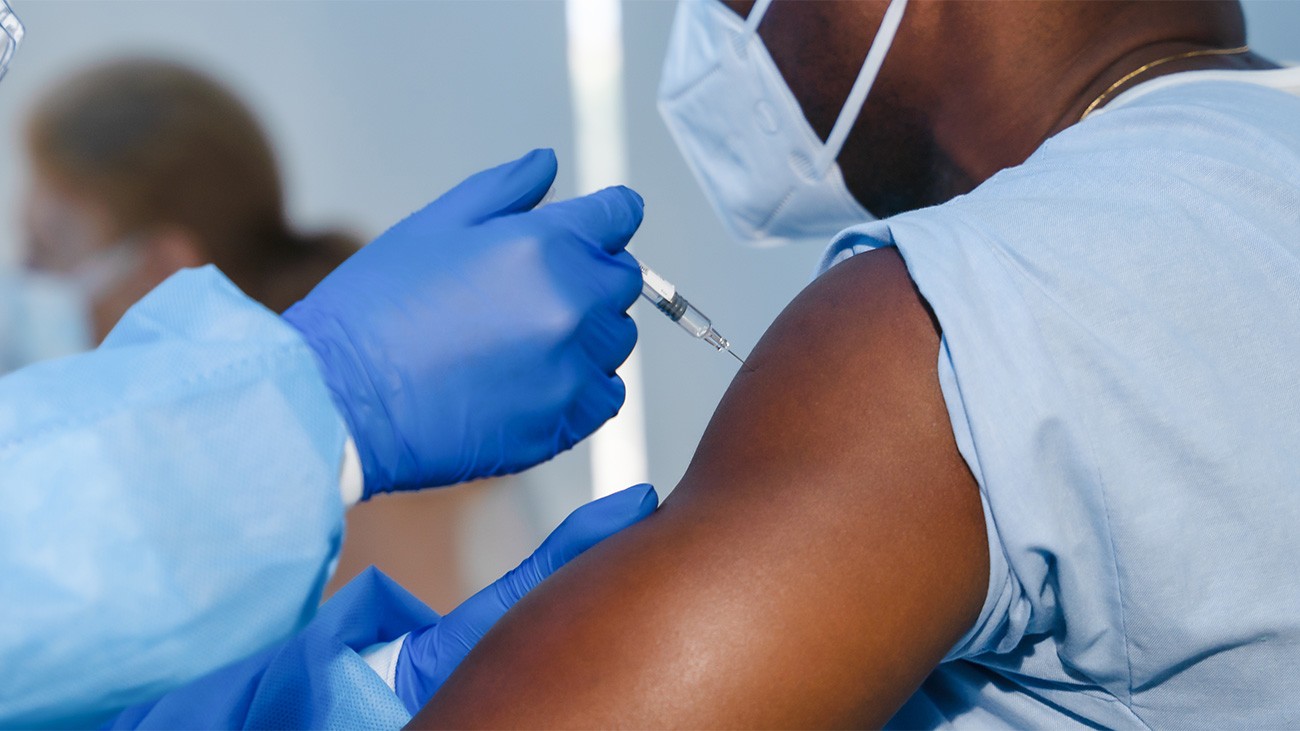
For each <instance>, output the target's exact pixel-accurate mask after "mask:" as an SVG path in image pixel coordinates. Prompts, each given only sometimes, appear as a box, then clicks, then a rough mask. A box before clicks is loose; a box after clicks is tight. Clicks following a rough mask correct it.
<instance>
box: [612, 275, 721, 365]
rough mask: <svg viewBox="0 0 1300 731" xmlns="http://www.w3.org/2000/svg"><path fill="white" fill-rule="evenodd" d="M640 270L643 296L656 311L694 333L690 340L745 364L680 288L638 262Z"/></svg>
mask: <svg viewBox="0 0 1300 731" xmlns="http://www.w3.org/2000/svg"><path fill="white" fill-rule="evenodd" d="M637 264H638V265H640V267H641V296H642V297H645V298H646V299H647V300H649V301H650V304H652V305H654V306H655V308H656V309H658V310H659V311H660V312H662V313H664V314H665V315H667V316H668V319H670V320H672V321H673V322H675V323H677V324H678V325H681V327H682V329H683V330H685V331H686V332H688V333H690V334H691V337H695V338H699V339H700V340H703V341H704V342H706V343H708V344H709V345H712V346H713V347H715V348H717V349H718V350H725V351H727V352H728V353H730V354H731V357H732V358H735V359H736V360H738V361H740V364H741V365H744V364H745V359H744V358H741V357H740V356H739V355H736V352H735V351H734V350H732V349H731V343H729V342H727V339H726V338H724V337H722V335H721V334H719V333H718V331H717V330H715V329H713V322H712V321H710V320H709V318H707V317H705V316H704V313H703V312H700V311H699V310H697V309H695V306H694V305H692V304H691V303H690V302H687V301H686V298H685V297H683V296H682V295H681V294H680V293H679V292H678V291H677V288H676V287H674V286H673V285H672V284H670V283H669V282H668V280H667V279H664V278H663V277H661V276H659V275H658V274H655V272H654V270H653V269H651V268H650V267H648V266H646V265H645V264H641V262H639V261H638V262H637Z"/></svg>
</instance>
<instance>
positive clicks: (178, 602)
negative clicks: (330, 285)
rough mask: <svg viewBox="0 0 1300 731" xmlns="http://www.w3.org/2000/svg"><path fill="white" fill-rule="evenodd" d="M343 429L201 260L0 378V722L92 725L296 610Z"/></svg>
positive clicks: (311, 583) (284, 332) (255, 643)
mask: <svg viewBox="0 0 1300 731" xmlns="http://www.w3.org/2000/svg"><path fill="white" fill-rule="evenodd" d="M345 439H346V431H345V427H344V424H343V422H342V420H341V418H340V417H339V415H338V414H337V412H336V411H335V409H334V406H333V404H332V402H331V400H330V396H329V394H328V392H327V390H326V388H325V385H324V383H323V381H322V379H321V377H320V375H319V373H318V372H317V366H316V363H315V360H314V356H313V355H312V353H311V351H310V350H309V349H308V347H307V346H306V345H305V344H304V343H303V341H302V340H301V339H300V338H299V336H298V334H297V333H296V331H294V330H293V329H292V328H290V327H288V326H287V325H285V324H284V323H283V322H282V321H281V320H280V318H279V317H277V316H275V315H274V314H273V313H271V312H270V311H268V310H267V309H265V308H263V307H262V306H260V305H258V304H256V303H254V302H253V301H251V300H249V299H248V298H247V297H245V296H244V295H243V294H242V293H240V292H239V290H238V289H236V288H235V287H234V285H232V284H231V283H230V282H229V281H228V280H227V279H226V278H225V277H223V276H222V275H221V274H220V273H219V272H218V271H217V270H216V269H214V268H212V267H205V268H203V269H197V270H188V271H184V272H181V273H178V274H176V275H175V276H173V277H172V278H170V279H169V280H167V281H166V282H165V283H163V284H162V285H161V286H160V287H158V288H157V289H156V290H155V291H154V292H152V293H151V294H150V295H149V296H147V297H146V298H145V299H144V300H142V301H141V302H140V303H138V304H137V305H136V306H135V307H134V308H132V309H131V311H130V312H128V313H127V315H126V316H125V317H124V318H123V320H122V321H121V323H120V324H119V325H118V326H117V328H115V329H114V330H113V332H112V333H111V334H110V335H109V337H108V338H107V339H106V340H105V342H104V344H103V345H102V346H101V347H100V348H99V349H97V350H95V351H93V352H90V353H87V354H84V355H80V356H73V357H70V358H65V359H61V360H56V361H51V362H47V363H43V364H39V365H36V366H33V367H30V368H27V369H24V370H21V371H19V372H17V373H14V374H11V375H9V376H7V377H5V378H3V379H0V503H3V505H4V507H3V510H0V577H3V578H0V585H2V586H3V590H0V597H3V598H0V606H2V607H3V609H2V610H0V669H2V670H0V677H2V679H3V682H0V726H35V725H50V724H60V725H69V724H71V725H85V724H91V723H98V722H100V721H102V720H103V719H104V718H105V717H106V716H108V715H109V714H111V713H112V712H116V711H119V710H120V709H122V708H124V707H126V706H128V705H131V704H134V703H139V702H141V701H144V700H147V699H150V698H156V697H158V696H159V695H161V694H162V693H164V692H166V691H168V690H170V689H172V688H174V687H177V686H179V685H181V684H183V683H186V682H188V681H191V680H193V679H194V678H197V677H200V676H202V675H204V674H206V673H208V672H211V671H212V670H213V669H215V668H219V667H222V666H224V665H226V664H228V663H230V662H232V661H234V660H236V659H239V658H242V657H245V656H247V655H249V654H251V653H253V652H255V651H257V650H259V649H262V648H264V647H266V646H268V645H270V644H271V643H273V642H275V641H277V640H279V639H282V638H283V637H285V636H286V635H288V634H290V633H292V632H293V631H295V630H296V629H298V628H299V627H300V626H302V625H303V624H304V623H305V622H306V620H307V619H309V618H310V617H311V615H312V613H313V611H314V607H315V606H316V605H317V603H318V600H319V596H320V592H321V588H322V586H323V585H324V583H325V581H326V579H327V578H328V575H329V572H330V570H331V568H332V562H333V561H334V559H335V557H336V555H337V553H338V550H339V546H340V543H341V540H342V532H343V528H342V526H343V523H342V519H343V504H342V499H341V497H340V490H339V468H340V462H341V459H342V453H343V448H344V442H345Z"/></svg>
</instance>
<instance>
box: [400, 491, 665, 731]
mask: <svg viewBox="0 0 1300 731" xmlns="http://www.w3.org/2000/svg"><path fill="white" fill-rule="evenodd" d="M658 504H659V496H658V495H657V494H656V493H655V489H654V488H653V487H651V486H650V485H637V486H636V487H629V488H628V489H626V490H623V491H622V492H616V493H614V494H613V495H610V496H608V497H604V498H601V499H599V500H596V501H594V502H591V503H588V504H586V505H584V506H582V507H580V508H578V509H577V510H575V511H573V513H572V514H570V515H569V517H567V518H565V519H564V522H563V523H561V524H560V527H558V528H556V529H555V530H554V531H552V533H551V535H549V536H547V538H546V540H545V541H543V542H542V545H541V547H539V548H538V549H537V550H536V551H534V552H533V555H531V556H529V557H528V558H527V559H525V560H524V562H523V563H521V564H519V567H518V568H516V569H515V570H513V571H511V572H510V573H508V574H506V575H505V576H503V577H501V578H500V579H498V580H497V581H496V583H494V584H492V585H491V586H489V587H487V588H486V589H483V590H482V591H480V592H479V593H477V594H475V595H474V596H472V597H470V598H469V599H466V600H465V602H464V603H463V604H461V605H460V606H458V607H456V608H455V609H453V610H452V611H451V613H449V614H448V615H447V616H445V617H443V618H442V619H441V620H440V621H438V622H436V623H434V624H431V625H429V626H427V627H423V628H421V629H418V630H415V631H413V632H411V633H410V634H409V635H407V637H406V640H405V641H404V642H403V643H402V649H401V651H400V652H399V653H398V656H397V672H396V675H395V678H394V680H395V686H396V687H395V690H396V691H397V697H398V698H401V699H402V703H403V704H404V705H405V706H406V710H408V711H410V712H411V715H415V713H416V712H418V711H419V710H420V709H421V708H423V707H424V704H425V703H428V702H429V699H430V698H432V697H433V694H434V693H436V692H437V690H438V688H440V687H442V684H443V682H444V681H446V680H447V678H448V677H449V676H450V675H451V673H452V671H454V670H455V669H456V668H457V666H459V665H460V661H461V660H463V659H465V655H467V654H469V651H470V650H471V649H473V647H474V645H475V644H477V643H478V641H479V640H480V639H481V638H482V637H483V635H484V634H486V633H487V631H488V630H489V629H491V628H492V625H494V624H496V621H497V620H498V619H500V618H501V615H503V614H505V613H506V611H507V610H508V609H510V607H512V606H514V604H515V602H517V601H519V600H520V599H521V598H522V597H523V596H524V595H525V594H527V593H528V592H529V591H531V590H532V589H533V587H535V586H537V585H538V584H540V583H541V582H542V580H543V579H545V578H546V577H547V576H550V575H551V574H552V573H554V572H555V571H556V570H558V569H559V568H560V567H561V566H563V565H564V564H566V563H568V562H569V561H571V560H573V559H574V558H575V557H577V556H578V554H580V553H582V552H583V551H586V550H587V549H588V548H591V547H592V546H594V545H596V544H597V543H600V542H601V541H602V540H604V539H605V538H607V537H609V536H611V535H613V534H615V533H617V532H619V531H621V530H623V529H624V528H626V527H628V526H630V525H632V524H633V523H636V522H637V521H639V520H641V519H642V518H644V517H646V516H647V515H649V514H651V513H653V512H654V510H655V508H656V507H657V506H658Z"/></svg>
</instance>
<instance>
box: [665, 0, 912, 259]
mask: <svg viewBox="0 0 1300 731" xmlns="http://www.w3.org/2000/svg"><path fill="white" fill-rule="evenodd" d="M769 5H771V0H759V2H758V3H757V4H755V5H754V8H753V10H751V11H750V13H749V17H748V18H746V19H745V20H743V21H742V20H741V19H740V18H739V17H738V16H737V15H736V14H735V13H733V12H731V11H730V10H729V9H727V8H726V7H725V6H724V5H723V4H722V3H721V2H719V0H681V2H680V3H679V4H678V7H677V17H676V19H675V20H674V21H673V29H672V34H671V36H670V39H669V42H668V54H667V57H666V59H665V60H664V71H663V80H662V81H661V82H660V86H659V111H660V113H661V114H662V115H663V117H664V121H665V122H666V123H667V125H668V130H669V131H670V132H671V133H672V135H673V138H674V139H675V140H676V141H677V146H678V148H680V149H681V151H682V155H683V156H684V157H685V158H686V162H687V163H688V164H689V165H690V167H691V170H692V172H694V173H695V177H696V179H698V180H699V182H700V186H701V187H702V188H703V189H704V194H705V196H706V197H708V199H709V202H710V203H711V204H712V205H713V208H714V210H715V211H716V212H717V214H718V216H719V217H720V218H721V219H722V223H723V225H725V226H726V227H727V230H728V231H729V232H730V233H731V235H732V236H734V237H735V238H736V239H737V240H739V241H740V242H742V243H746V244H750V245H754V246H776V245H780V244H786V243H789V242H790V241H792V240H795V239H809V238H815V239H827V238H830V237H831V236H833V235H835V234H836V233H839V232H840V231H841V230H843V229H845V228H847V227H849V226H853V225H856V224H860V223H864V222H866V221H872V220H875V216H873V215H871V213H869V212H868V211H867V210H866V209H865V208H863V207H862V205H861V204H860V203H858V201H857V200H856V199H855V198H854V197H853V194H852V193H850V192H849V189H848V186H846V185H845V183H844V176H843V175H842V174H841V172H840V168H839V165H838V164H837V163H836V161H835V160H836V158H837V157H838V156H839V153H840V149H841V148H843V147H844V141H845V139H847V137H848V134H849V131H850V130H851V129H853V124H854V122H856V121H857V118H858V112H859V111H861V109H862V105H863V103H865V102H866V98H867V92H869V91H870V90H871V85H872V83H873V82H874V81H875V79H876V74H877V73H878V72H879V71H880V67H881V65H882V64H883V63H884V60H885V54H886V53H887V52H888V51H889V46H890V44H891V43H893V40H894V33H895V32H896V31H897V30H898V26H899V23H900V22H901V21H902V17H903V10H904V8H905V7H906V5H907V0H892V2H891V3H890V5H889V9H888V10H887V11H886V12H885V18H884V21H883V22H882V23H881V26H880V29H879V30H878V31H877V32H876V38H875V40H874V41H873V42H872V45H871V50H870V51H869V52H868V53H867V58H866V60H865V61H863V63H862V68H861V70H859V72H858V78H857V81H856V82H855V83H854V84H853V89H852V91H850V92H849V97H848V100H847V101H846V102H845V104H844V107H843V108H842V109H841V110H840V114H839V118H838V119H836V121H835V126H834V128H833V129H832V130H831V133H830V136H829V137H828V138H827V140H826V142H825V143H823V142H822V141H821V138H819V137H818V136H817V133H816V132H815V131H813V128H812V126H811V125H809V124H808V120H807V119H806V118H805V117H804V114H803V109H802V108H801V107H800V106H799V102H798V100H796V99H795V97H794V94H793V93H792V92H791V91H790V87H789V86H787V85H786V83H785V79H784V78H782V76H781V72H780V70H778V69H777V66H776V63H775V62H774V61H773V60H772V57H771V56H770V55H769V54H768V52H767V48H765V47H764V46H763V42H762V40H761V39H760V38H759V37H758V25H759V22H760V21H762V19H763V15H764V13H766V12H767V9H768V6H769Z"/></svg>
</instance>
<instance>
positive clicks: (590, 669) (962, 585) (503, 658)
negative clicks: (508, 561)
mask: <svg viewBox="0 0 1300 731" xmlns="http://www.w3.org/2000/svg"><path fill="white" fill-rule="evenodd" d="M937 353H938V335H937V333H936V332H935V329H934V328H933V326H932V323H931V320H930V317H929V315H928V312H927V310H926V308H925V305H924V303H923V301H922V300H921V299H920V297H919V295H917V294H916V292H915V291H914V289H913V287H912V283H911V280H910V279H909V278H908V276H907V272H906V269H905V267H904V266H903V263H902V261H901V259H899V257H898V254H897V252H895V251H894V250H893V249H885V250H881V251H877V252H872V253H869V254H864V255H860V256H858V257H855V258H853V259H850V260H849V261H847V262H845V263H843V264H841V265H839V266H837V267H836V268H834V269H832V270H831V271H830V272H828V273H827V274H826V275H824V276H822V277H821V278H820V279H819V280H818V281H816V282H814V283H813V284H812V285H810V286H809V287H808V288H807V289H806V290H805V291H804V292H803V293H802V294H801V295H800V296H799V297H798V298H796V299H795V301H794V302H793V303H791V305H790V306H789V307H788V308H787V309H786V311H785V312H784V313H783V314H782V315H781V317H780V318H778V319H777V321H776V322H775V323H774V324H773V325H772V327H771V329H770V330H769V331H768V333H767V334H766V335H765V336H764V338H763V340H762V342H761V343H760V344H759V346H758V347H757V348H756V349H755V351H754V353H753V355H752V356H751V357H750V359H749V366H748V367H747V368H746V369H744V370H742V372H741V373H740V374H739V375H738V376H737V377H736V379H735V381H734V382H733V383H732V385H731V388H730V389H729V390H728V391H727V394H726V396H725V397H724V398H723V400H722V402H721V404H720V405H719V406H718V409H717V412H716V413H715V415H714V417H713V420H712V422H711V423H710V424H709V428H708V430H707V432H706V433H705V436H704V438H703V440H702V441H701V443H700V446H699V449H698V451H697V452H696V455H695V458H694V460H693V461H692V463H691V466H690V469H689V470H688V471H687V474H686V476H685V477H684V478H683V480H682V482H681V483H680V484H679V485H678V487H677V489H676V490H675V491H674V492H673V493H672V495H670V496H669V498H668V499H667V500H666V501H665V502H664V505H663V507H662V508H661V509H660V510H659V512H658V513H656V514H655V515H653V516H651V517H650V518H649V519H647V520H646V521H644V522H643V523H641V524H639V525H636V526H634V527H632V528H631V529H629V530H627V531H625V532H623V533H622V534H619V535H617V536H615V537H613V538H611V539H609V540H607V541H606V542H605V543H602V544H601V545H599V546H597V547H596V548H595V549H593V550H592V551H590V552H588V553H587V554H584V555H583V556H581V557H579V558H578V559H577V560H575V561H574V562H573V563H572V564H570V565H569V566H567V567H565V568H564V569H563V570H561V571H560V572H559V573H557V574H556V575H555V576H554V577H553V578H551V579H550V580H548V581H547V582H545V583H544V584H543V585H542V586H541V587H539V588H538V589H537V590H535V591H534V592H533V593H532V594H530V595H529V596H527V597H526V598H525V599H524V600H523V601H521V602H520V603H519V604H518V606H517V607H516V608H515V609H514V610H512V611H511V612H510V613H509V614H508V615H507V616H506V617H505V619H503V620H502V622H501V623H500V624H499V625H498V626H497V627H496V628H494V629H493V630H492V631H491V632H490V633H489V634H488V635H487V636H486V637H485V638H484V639H483V641H482V642H481V643H480V644H479V646H478V647H477V648H476V649H475V650H474V652H473V653H471V655H470V656H469V658H468V659H466V661H465V663H464V664H463V665H462V666H461V668H460V669H459V670H458V671H457V672H456V673H455V674H454V675H453V676H452V678H451V679H450V680H449V681H448V683H447V684H446V685H445V686H444V687H443V689H442V691H441V692H439V694H438V695H437V696H435V698H434V700H433V701H432V702H431V703H430V704H429V705H428V706H427V707H426V708H425V710H424V711H423V712H422V713H421V714H420V716H419V717H417V719H416V721H415V724H414V725H417V726H421V725H423V726H452V727H467V726H494V727H502V726H529V727H544V726H589V727H606V726H637V727H646V726H677V727H694V728H703V727H716V726H780V727H794V726H841V727H843V726H851V725H863V724H870V725H879V724H881V723H883V722H884V721H886V720H887V719H888V718H889V717H890V715H892V713H893V712H894V711H895V710H896V709H897V708H898V707H899V706H900V705H901V704H902V703H903V701H904V700H905V699H906V698H907V697H908V695H910V694H911V693H912V692H913V691H914V690H915V688H916V687H917V685H919V684H920V682H921V681H922V680H923V679H924V678H925V676H926V675H927V674H928V673H929V671H930V670H931V669H932V668H933V667H934V666H935V665H936V664H937V663H938V661H939V660H940V659H941V658H942V657H943V655H944V654H945V653H946V652H947V651H948V650H949V649H950V648H951V646H952V645H953V644H954V643H955V642H956V641H957V640H958V639H960V637H961V636H962V635H963V634H964V633H965V632H966V630H967V629H968V628H969V627H970V626H971V624H972V623H973V622H974V621H975V619H976V617H977V615H978V613H979V610H980V607H981V604H982V602H983V599H984V596H985V592H986V589H987V581H988V555H987V543H986V535H985V528H984V520H983V513H982V510H981V507H980V501H979V495H978V492H977V486H976V484H975V482H974V479H973V478H972V477H971V475H970V473H969V471H968V470H967V468H966V466H965V463H964V462H963V461H962V459H961V457H960V455H959V454H958V452H957V448H956V445H955V444H954V442H953V437H952V431H951V428H950V426H949V422H948V415H947V411H946V409H945V407H944V402H943V399H942V396H941V394H940V391H939V383H938V377H937V374H936V361H937Z"/></svg>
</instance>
